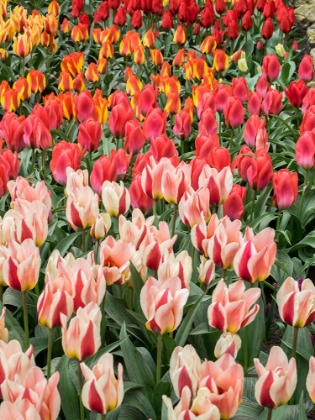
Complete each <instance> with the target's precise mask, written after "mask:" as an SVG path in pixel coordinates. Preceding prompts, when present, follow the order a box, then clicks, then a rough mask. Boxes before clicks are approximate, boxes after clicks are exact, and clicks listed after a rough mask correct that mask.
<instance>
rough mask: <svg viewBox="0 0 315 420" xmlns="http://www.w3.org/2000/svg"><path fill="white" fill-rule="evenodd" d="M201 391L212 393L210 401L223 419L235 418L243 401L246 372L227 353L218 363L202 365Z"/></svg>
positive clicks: (210, 362) (209, 362)
mask: <svg viewBox="0 0 315 420" xmlns="http://www.w3.org/2000/svg"><path fill="white" fill-rule="evenodd" d="M199 380H200V382H199V389H202V388H203V387H206V388H208V389H209V391H210V395H209V400H210V401H211V402H212V404H214V405H216V406H217V407H218V409H219V411H220V416H221V419H226V420H227V419H229V418H231V417H233V416H234V415H235V414H236V412H237V408H238V405H239V404H240V403H241V401H242V393H243V384H244V371H243V368H242V366H241V365H239V364H237V363H236V362H235V360H234V359H233V357H232V356H231V355H230V354H228V353H226V354H224V355H223V356H221V357H220V358H219V359H218V360H217V361H215V362H212V361H205V362H204V363H203V364H202V365H201V371H200V379H199Z"/></svg>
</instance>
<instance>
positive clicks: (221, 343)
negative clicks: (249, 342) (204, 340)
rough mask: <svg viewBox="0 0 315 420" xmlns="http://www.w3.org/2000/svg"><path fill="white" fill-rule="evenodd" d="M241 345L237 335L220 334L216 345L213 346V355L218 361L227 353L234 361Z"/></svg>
mask: <svg viewBox="0 0 315 420" xmlns="http://www.w3.org/2000/svg"><path fill="white" fill-rule="evenodd" d="M241 345H242V341H241V338H240V336H239V335H238V334H231V333H229V332H224V333H223V334H221V336H220V338H219V340H218V341H217V344H216V345H215V348H214V355H215V357H216V358H217V359H219V358H220V357H221V356H223V355H224V354H226V353H228V354H230V355H231V356H232V357H233V359H235V358H236V356H237V353H238V351H239V349H240V348H241Z"/></svg>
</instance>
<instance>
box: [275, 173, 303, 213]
mask: <svg viewBox="0 0 315 420" xmlns="http://www.w3.org/2000/svg"><path fill="white" fill-rule="evenodd" d="M272 186H273V192H274V194H273V197H272V204H273V205H274V206H276V207H278V209H280V210H283V209H287V208H288V207H290V206H291V205H292V204H293V203H294V202H295V201H296V199H297V194H298V174H297V172H290V171H289V170H288V169H280V171H279V172H275V173H274V174H273V177H272Z"/></svg>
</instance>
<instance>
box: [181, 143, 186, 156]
mask: <svg viewBox="0 0 315 420" xmlns="http://www.w3.org/2000/svg"><path fill="white" fill-rule="evenodd" d="M180 146H181V155H182V156H183V154H184V153H185V143H184V140H181V143H180Z"/></svg>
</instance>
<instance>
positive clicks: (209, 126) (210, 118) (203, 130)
mask: <svg viewBox="0 0 315 420" xmlns="http://www.w3.org/2000/svg"><path fill="white" fill-rule="evenodd" d="M217 128H218V123H217V120H216V119H215V116H214V112H213V111H212V109H211V108H207V109H206V110H205V111H203V113H202V114H201V119H200V122H199V124H198V130H199V134H201V135H206V136H213V135H214V134H216V133H217Z"/></svg>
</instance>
